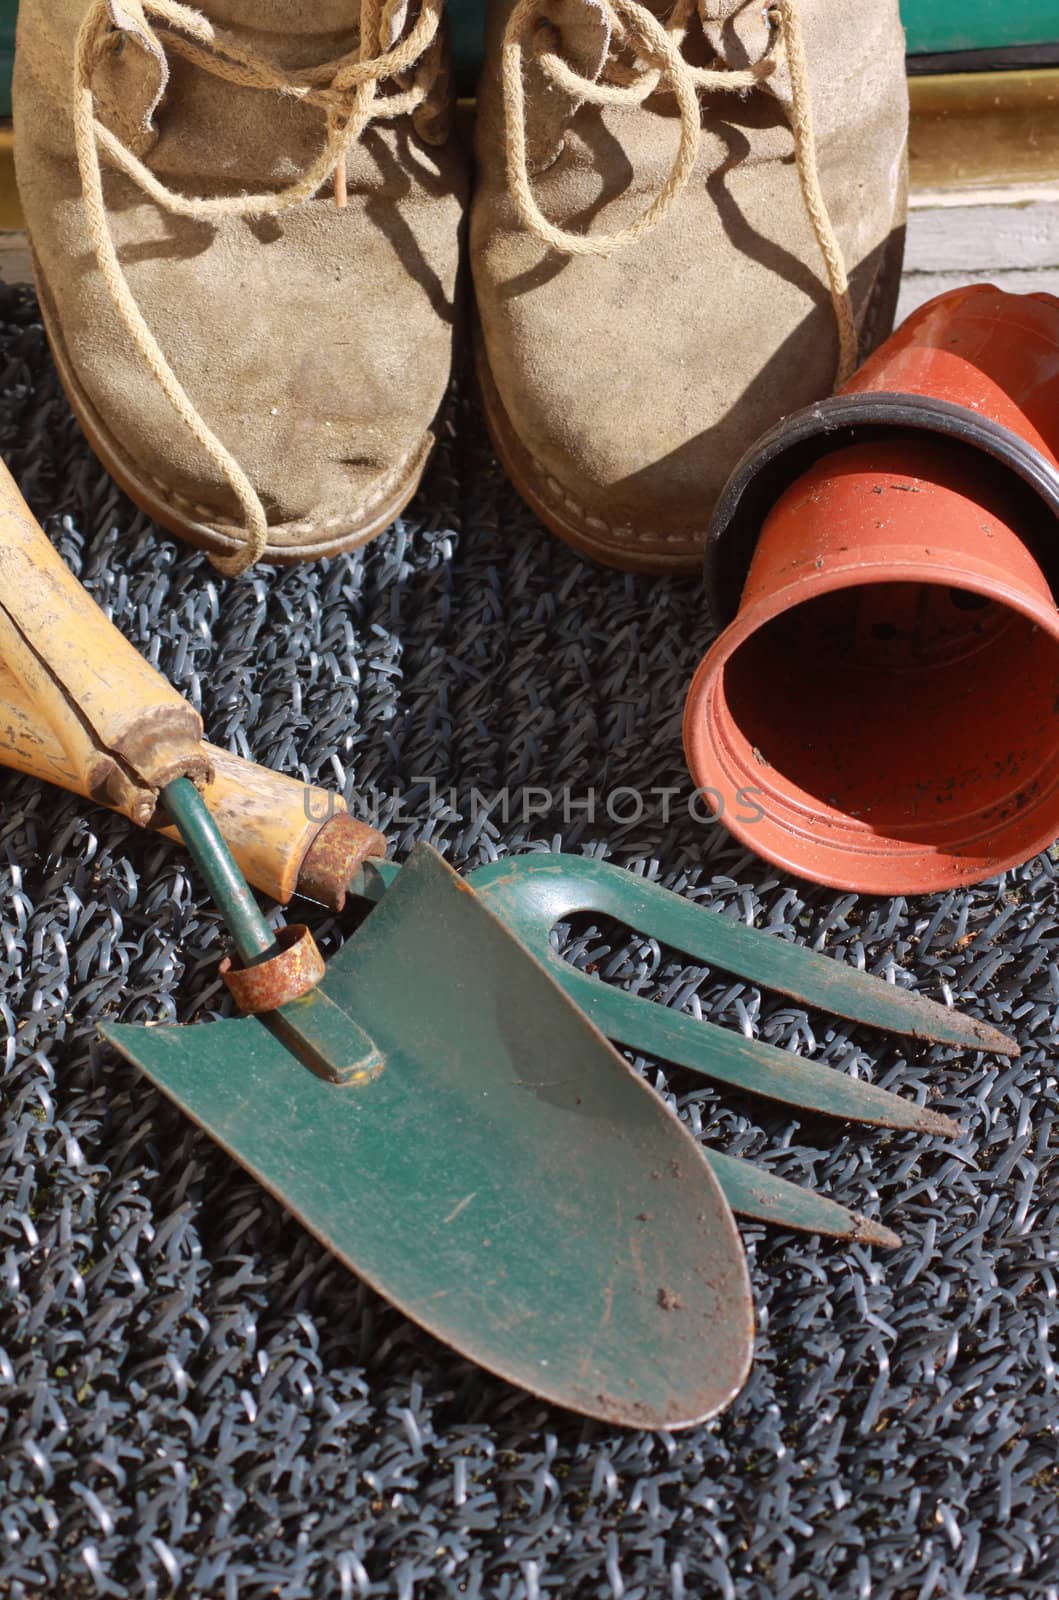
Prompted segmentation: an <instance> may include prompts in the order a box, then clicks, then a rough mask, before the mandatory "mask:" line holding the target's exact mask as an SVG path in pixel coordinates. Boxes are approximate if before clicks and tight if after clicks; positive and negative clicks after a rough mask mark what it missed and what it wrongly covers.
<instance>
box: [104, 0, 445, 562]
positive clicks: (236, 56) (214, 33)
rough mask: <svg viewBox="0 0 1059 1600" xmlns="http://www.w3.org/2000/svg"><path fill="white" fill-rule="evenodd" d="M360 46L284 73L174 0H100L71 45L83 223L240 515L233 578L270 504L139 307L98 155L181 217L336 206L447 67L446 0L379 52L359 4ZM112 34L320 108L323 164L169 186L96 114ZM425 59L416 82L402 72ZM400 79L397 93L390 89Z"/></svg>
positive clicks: (145, 352)
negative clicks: (378, 138)
mask: <svg viewBox="0 0 1059 1600" xmlns="http://www.w3.org/2000/svg"><path fill="white" fill-rule="evenodd" d="M360 15H361V33H360V44H359V46H358V47H357V49H356V50H354V51H351V52H349V53H348V54H346V55H343V56H340V57H337V58H336V59H334V60H331V61H326V62H323V63H321V64H320V65H319V66H314V67H307V68H302V69H299V70H295V71H285V70H281V69H280V68H279V67H277V66H276V65H275V63H273V62H271V61H269V60H268V59H267V58H266V57H264V56H262V55H260V54H258V53H257V52H256V51H253V50H250V49H247V48H246V47H244V46H243V45H242V44H240V43H239V41H238V40H235V39H233V38H232V37H231V36H229V35H227V34H225V33H222V32H221V31H220V30H218V29H216V28H215V27H214V26H213V24H212V23H211V22H209V20H208V19H207V18H206V17H204V16H203V15H202V13H201V12H198V11H195V10H193V9H192V8H191V7H189V6H185V5H179V4H177V3H175V0H121V4H120V6H117V5H114V4H113V0H93V4H91V5H90V6H89V8H88V11H87V12H86V14H85V17H84V20H83V21H82V24H81V27H80V29H79V31H78V35H77V42H76V45H75V49H74V118H73V121H74V143H75V148H76V152H77V163H78V167H79V169H80V174H81V184H82V189H83V193H84V209H85V222H86V226H87V229H88V235H89V239H90V241H91V244H92V248H93V250H94V251H95V256H96V260H97V262H98V263H99V270H100V272H101V273H102V276H103V280H104V282H105V283H106V286H107V289H108V291H109V294H110V297H111V300H112V301H113V303H114V307H115V309H116V310H117V312H118V314H119V316H120V317H121V320H122V322H123V323H124V324H125V327H126V329H127V330H128V333H129V336H130V338H131V339H132V341H133V344H134V345H135V346H136V348H137V350H138V351H139V353H140V355H141V356H142V357H143V360H144V362H145V363H146V365H147V367H148V368H149V370H150V371H151V373H152V374H153V376H154V378H155V379H156V381H157V383H158V385H159V387H160V388H161V389H162V391H163V393H164V394H165V396H166V398H167V400H168V401H169V403H170V405H171V406H172V408H173V410H174V411H175V412H176V414H177V416H178V417H179V418H180V420H181V422H182V423H183V424H184V426H185V427H186V428H187V430H188V432H189V433H190V434H191V435H192V437H193V438H194V439H196V440H197V442H198V443H199V445H200V446H201V448H202V449H203V451H204V452H205V454H206V455H207V456H208V458H209V459H210V460H211V461H212V462H213V464H214V466H215V467H216V469H217V471H218V472H219V473H220V475H221V476H222V477H223V478H224V480H225V481H226V483H227V484H228V485H229V487H230V489H231V490H232V493H233V494H234V496H235V498H236V500H237V501H238V504H239V506H240V509H241V511H242V514H243V523H244V527H243V540H244V543H243V545H242V547H241V548H240V549H239V550H237V551H235V552H234V553H233V554H231V555H212V556H211V557H210V559H211V561H212V562H213V565H214V566H215V567H216V568H217V569H218V571H220V572H222V573H224V574H225V575H226V576H236V575H237V574H239V573H241V572H245V571H246V570H247V568H248V567H251V566H253V564H254V563H255V562H256V561H257V560H259V559H260V557H261V555H262V554H263V553H264V550H265V547H266V544H267V542H268V519H267V516H266V513H265V508H264V506H263V505H262V503H261V498H260V496H259V495H258V493H257V490H256V489H255V488H254V486H253V484H252V483H251V482H250V479H249V478H248V477H247V475H246V473H245V472H244V471H243V469H242V468H241V467H240V465H239V463H238V462H237V461H236V459H235V457H234V456H233V455H232V453H231V451H230V450H228V449H227V447H226V446H225V445H224V444H223V443H222V442H221V440H220V439H218V438H217V436H216V434H215V433H214V432H213V430H212V429H211V428H210V427H209V425H208V424H207V422H206V421H205V419H204V418H203V417H202V416H201V415H200V413H199V411H198V409H197V408H196V406H195V404H194V402H193V401H192V400H191V398H190V396H189V395H188V393H187V391H186V390H185V389H184V387H183V385H182V384H181V382H180V380H179V378H178V377H177V375H176V373H175V372H174V371H173V368H172V367H171V366H170V364H169V361H168V360H167V359H166V356H165V354H164V352H163V350H162V348H161V346H160V345H159V343H158V341H157V339H156V338H155V336H154V334H153V333H152V331H151V329H150V327H149V326H148V324H147V321H146V319H145V317H144V315H143V313H142V311H141V310H140V308H139V306H138V305H137V303H136V300H135V297H134V296H133V293H132V290H131V288H130V286H129V282H128V279H127V278H126V276H125V273H124V271H123V269H122V266H121V263H120V261H119V259H118V252H117V249H116V247H115V244H114V239H113V236H112V234H111V231H110V223H109V220H108V216H107V209H106V202H105V199H104V194H103V174H102V165H101V157H102V156H105V157H106V158H107V160H108V161H109V162H111V164H112V165H113V166H115V167H117V168H118V169H119V170H120V171H121V172H123V173H124V174H125V175H126V177H128V178H131V180H132V181H133V182H134V183H136V184H138V185H139V187H140V188H141V189H142V190H143V192H144V193H145V194H147V195H149V196H150V198H151V199H152V200H154V201H155V203H156V204H157V205H159V206H161V207H163V208H164V209H165V210H166V211H169V212H172V213H173V214H174V215H176V216H182V217H195V218H198V219H203V218H205V219H207V220H209V219H213V218H219V217H233V216H234V217H249V216H254V217H262V216H275V215H277V214H278V213H280V212H282V211H289V210H291V209H292V208H293V207H295V206H300V205H302V204H304V203H305V202H306V201H308V200H311V199H312V198H313V197H314V196H315V195H316V194H317V193H318V192H319V190H320V188H321V187H322V186H323V185H324V184H325V183H327V182H328V180H331V181H332V182H333V184H334V194H335V203H336V204H337V205H340V206H341V205H344V204H345V202H346V153H347V151H348V150H349V148H350V146H351V145H352V144H354V143H355V141H356V140H357V139H359V138H360V136H361V134H362V133H363V132H364V130H365V128H367V126H368V124H369V123H370V122H373V121H377V120H380V119H382V118H392V117H400V116H404V115H406V114H407V113H409V112H411V111H413V110H414V109H415V107H416V106H418V105H421V104H422V103H423V102H424V101H425V100H426V98H427V96H428V94H429V92H430V89H431V87H432V85H433V79H434V76H436V72H437V66H438V47H439V43H440V41H439V39H438V28H439V25H440V21H441V0H421V4H420V8H419V14H418V16H417V18H416V20H415V22H414V24H413V26H412V27H411V28H410V29H409V31H408V34H407V36H406V37H404V38H402V39H399V40H398V41H397V42H396V43H395V44H394V45H393V46H392V47H391V48H389V49H381V50H378V52H377V53H375V54H372V51H373V49H374V48H375V47H376V44H377V41H378V40H379V37H380V32H381V28H382V22H383V7H382V4H381V0H361V12H360ZM115 28H117V29H118V30H119V32H123V31H128V32H131V33H133V34H135V35H136V36H137V38H138V41H139V42H140V43H141V45H143V46H144V47H145V48H147V49H148V50H150V52H151V54H153V55H155V56H156V57H157V59H158V60H159V63H160V64H161V65H162V66H163V68H164V69H165V71H166V73H167V72H168V68H167V56H166V52H167V51H168V52H171V53H172V54H174V55H178V56H181V57H183V59H184V60H186V61H189V62H192V63H193V64H194V65H195V66H196V67H199V68H201V69H202V71H204V72H208V73H210V74H211V75H212V76H214V77H217V78H221V79H223V80H224V81H226V82H228V83H233V84H239V85H242V86H244V87H248V88H254V89H262V90H265V91H268V92H271V93H274V94H279V95H287V96H291V97H293V98H295V99H297V100H300V101H303V102H304V103H305V104H308V105H312V106H317V107H319V108H320V109H321V110H322V111H323V112H324V113H325V117H326V127H327V134H326V138H325V141H324V144H323V147H322V149H321V151H320V154H319V155H318V156H317V158H316V160H315V161H314V162H313V163H312V165H311V166H310V167H308V168H307V170H306V171H305V172H303V173H302V175H301V176H300V177H299V178H297V179H296V180H295V181H294V182H293V183H292V184H290V185H289V186H287V187H286V188H282V189H278V190H275V191H269V192H266V193H262V194H242V195H219V196H197V195H186V194H181V193H180V192H179V191H177V190H175V189H170V188H168V187H167V186H166V185H165V184H164V183H162V182H161V181H160V180H159V179H158V178H157V177H156V176H155V174H154V173H153V172H152V171H151V170H150V168H149V167H147V166H146V165H145V164H144V163H143V162H142V161H141V160H140V159H139V158H138V157H137V156H136V155H135V154H134V153H133V152H132V151H131V150H130V149H129V148H128V146H127V145H126V144H124V143H123V142H122V140H121V139H119V138H118V137H117V136H116V135H115V134H114V133H112V132H111V130H110V129H109V128H107V127H106V126H105V125H104V124H103V123H102V122H101V121H100V120H99V118H98V117H97V116H96V111H95V96H94V93H93V88H92V83H93V76H94V74H95V71H96V69H97V67H98V65H99V63H100V62H101V60H102V59H103V57H104V56H105V55H106V54H107V53H108V52H109V51H110V50H112V49H113V45H114V32H115ZM417 63H422V70H421V71H420V73H417V74H416V75H415V80H416V81H413V82H412V83H411V84H410V85H408V86H407V87H405V86H402V79H403V78H404V75H405V74H407V73H409V71H410V69H411V68H413V67H414V66H416V64H417ZM391 81H392V82H396V83H397V85H398V87H397V89H396V90H395V91H394V92H391V93H386V94H384V93H382V92H381V85H382V84H384V83H389V82H391Z"/></svg>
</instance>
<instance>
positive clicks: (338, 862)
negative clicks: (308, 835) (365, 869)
mask: <svg viewBox="0 0 1059 1600" xmlns="http://www.w3.org/2000/svg"><path fill="white" fill-rule="evenodd" d="M385 854H386V840H385V839H384V838H383V836H382V834H381V833H379V832H377V830H376V829H375V828H369V827H368V825H367V823H365V822H358V821H357V820H356V818H355V817H349V816H347V815H346V814H345V812H339V813H338V814H337V815H336V816H333V817H331V818H330V819H329V820H328V821H327V822H325V823H324V825H323V827H322V828H321V829H320V831H319V833H318V834H317V835H316V838H315V839H314V840H313V842H312V844H311V845H310V846H309V848H308V850H307V851H306V852H305V859H304V861H303V862H302V864H301V867H300V868H299V871H298V892H299V894H303V895H306V896H307V897H308V899H310V900H316V901H318V902H319V903H320V905H324V906H327V907H328V908H329V909H330V910H331V911H341V910H343V908H344V907H345V903H346V889H347V888H348V886H349V880H350V878H352V876H353V874H354V872H356V870H357V868H358V867H361V866H363V865H364V863H365V861H368V860H370V859H371V858H372V857H374V858H375V859H376V860H381V859H382V858H383V857H384V856H385Z"/></svg>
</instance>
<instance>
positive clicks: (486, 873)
mask: <svg viewBox="0 0 1059 1600" xmlns="http://www.w3.org/2000/svg"><path fill="white" fill-rule="evenodd" d="M468 881H469V882H472V883H473V885H474V888H475V891H476V892H477V893H478V894H483V893H484V894H486V895H487V897H488V899H489V901H490V903H491V905H492V906H493V909H494V911H498V912H499V913H500V915H502V916H503V919H504V921H505V922H506V923H507V924H508V926H509V927H511V928H512V929H513V930H514V931H515V932H516V933H517V934H518V935H519V937H520V938H521V939H522V941H523V943H525V944H528V945H529V946H530V947H531V948H532V949H533V950H534V951H536V953H537V954H538V955H539V954H540V953H541V951H542V949H543V947H544V946H545V945H548V946H549V948H550V942H549V938H548V936H549V934H550V933H551V930H552V928H553V927H554V926H555V924H556V923H557V922H562V921H564V920H565V919H566V918H568V917H570V916H572V915H574V914H575V913H576V912H590V913H592V914H593V915H599V916H607V917H613V918H614V919H615V921H618V922H622V923H624V924H626V925H627V926H628V927H629V928H631V929H633V930H634V931H637V932H639V933H641V934H643V935H644V936H645V937H647V938H650V939H657V940H658V941H659V942H660V943H661V944H666V945H670V946H672V947H673V948H674V949H677V950H681V951H683V952H684V953H685V954H686V955H689V956H691V957H692V958H693V959H694V960H696V961H699V962H701V963H702V964H703V965H708V966H716V967H720V968H721V969H722V970H723V971H725V972H730V973H732V974H733V975H734V976H735V977H737V978H745V979H747V980H748V981H750V982H752V983H756V984H760V985H761V986H762V987H763V988H767V989H775V990H776V991H777V992H778V993H779V994H785V995H789V996H790V997H791V998H792V999H794V1000H798V1001H801V1002H802V1004H804V1005H808V1006H814V1007H816V1008H817V1009H818V1010H821V1011H829V1012H831V1013H833V1014H834V1015H835V1016H839V1017H845V1018H846V1019H847V1020H848V1021H851V1022H860V1023H864V1024H865V1025H866V1026H868V1027H871V1028H882V1029H884V1030H885V1031H886V1032H888V1033H899V1034H907V1035H910V1036H911V1037H912V1038H914V1039H923V1040H929V1041H931V1042H932V1043H935V1044H947V1045H951V1046H952V1048H953V1049H956V1050H985V1051H988V1052H989V1053H990V1054H992V1055H1003V1056H1017V1055H1018V1053H1019V1047H1018V1045H1017V1044H1016V1043H1015V1041H1014V1040H1013V1039H1009V1038H1008V1036H1007V1035H1006V1034H1003V1033H1001V1032H1000V1030H999V1029H998V1028H994V1027H992V1026H991V1024H989V1023H987V1022H979V1021H978V1019H977V1018H975V1017H968V1016H964V1015H963V1014H962V1013H961V1012H959V1011H952V1010H950V1009H949V1008H948V1007H947V1006H942V1005H939V1004H938V1003H937V1002H936V1001H934V1000H928V999H926V998H925V997H924V996H923V995H919V994H915V993H912V992H910V991H909V990H907V989H899V988H897V986H896V985H895V984H892V983H884V982H883V981H882V979H880V978H874V977H872V976H870V975H869V974H868V973H865V972H858V971H857V970H856V969H855V968H853V967H848V966H846V965H844V964H843V963H842V962H840V961H835V960H833V959H832V958H831V957H830V956H822V955H819V954H817V952H816V951H814V950H806V949H805V948H804V947H803V946H801V945H795V944H789V943H788V942H787V941H786V940H785V939H779V938H776V937H773V936H770V935H767V934H763V933H762V932H760V931H759V930H758V929H755V928H748V927H746V926H745V924H743V923H741V922H734V921H733V920H732V919H731V918H730V917H723V916H721V915H719V913H717V912H715V911H711V910H710V909H709V908H708V907H706V906H703V905H700V904H697V903H696V902H695V901H693V900H685V899H684V898H683V897H682V896H681V895H679V894H675V893H674V892H673V891H672V890H671V889H664V888H663V887H662V886H661V885H660V884H657V883H650V882H648V881H647V880H646V879H644V878H640V877H637V876H636V874H635V873H632V872H629V871H627V870H626V869H625V868H623V867H616V866H614V865H612V864H611V863H609V862H606V861H597V860H595V859H594V858H592V857H589V856H570V855H561V854H553V855H546V854H543V853H541V854H528V855H522V856H514V857H505V858H504V859H503V860H501V861H496V862H492V863H490V864H489V865H488V866H485V867H477V868H475V870H474V871H473V872H471V873H469V874H468ZM501 908H503V909H501ZM563 964H564V965H567V964H568V963H563ZM608 992H609V993H612V994H613V993H618V992H619V991H617V990H615V989H613V988H608ZM616 1015H617V1013H616ZM597 1020H598V1019H597ZM624 1025H627V1024H626V1023H624V1022H623V1026H624ZM600 1026H604V1024H603V1023H602V1022H601V1023H600ZM692 1026H693V1027H694V1028H696V1029H697V1028H698V1027H699V1024H698V1023H694V1022H693V1023H692ZM604 1031H606V1028H605V1027H604ZM623 1037H624V1036H623ZM624 1042H626V1043H631V1041H629V1040H625V1041H624ZM714 1043H715V1041H713V1040H712V1039H711V1041H710V1044H709V1045H708V1046H706V1045H705V1044H704V1047H703V1049H702V1051H701V1059H702V1061H703V1063H705V1062H707V1061H708V1060H709V1059H710V1052H712V1050H713V1048H714ZM683 1065H685V1066H692V1067H696V1065H697V1064H696V1063H695V1062H688V1061H685V1062H684V1063H683ZM698 1070H700V1071H704V1070H710V1071H711V1072H712V1068H709V1069H707V1067H706V1066H705V1065H702V1066H699V1067H698ZM858 1087H863V1085H858ZM839 1114H840V1115H843V1116H845V1115H852V1113H850V1112H846V1111H843V1112H841V1113H839ZM865 1120H868V1121H872V1120H874V1119H873V1118H870V1117H869V1118H867V1119H865Z"/></svg>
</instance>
